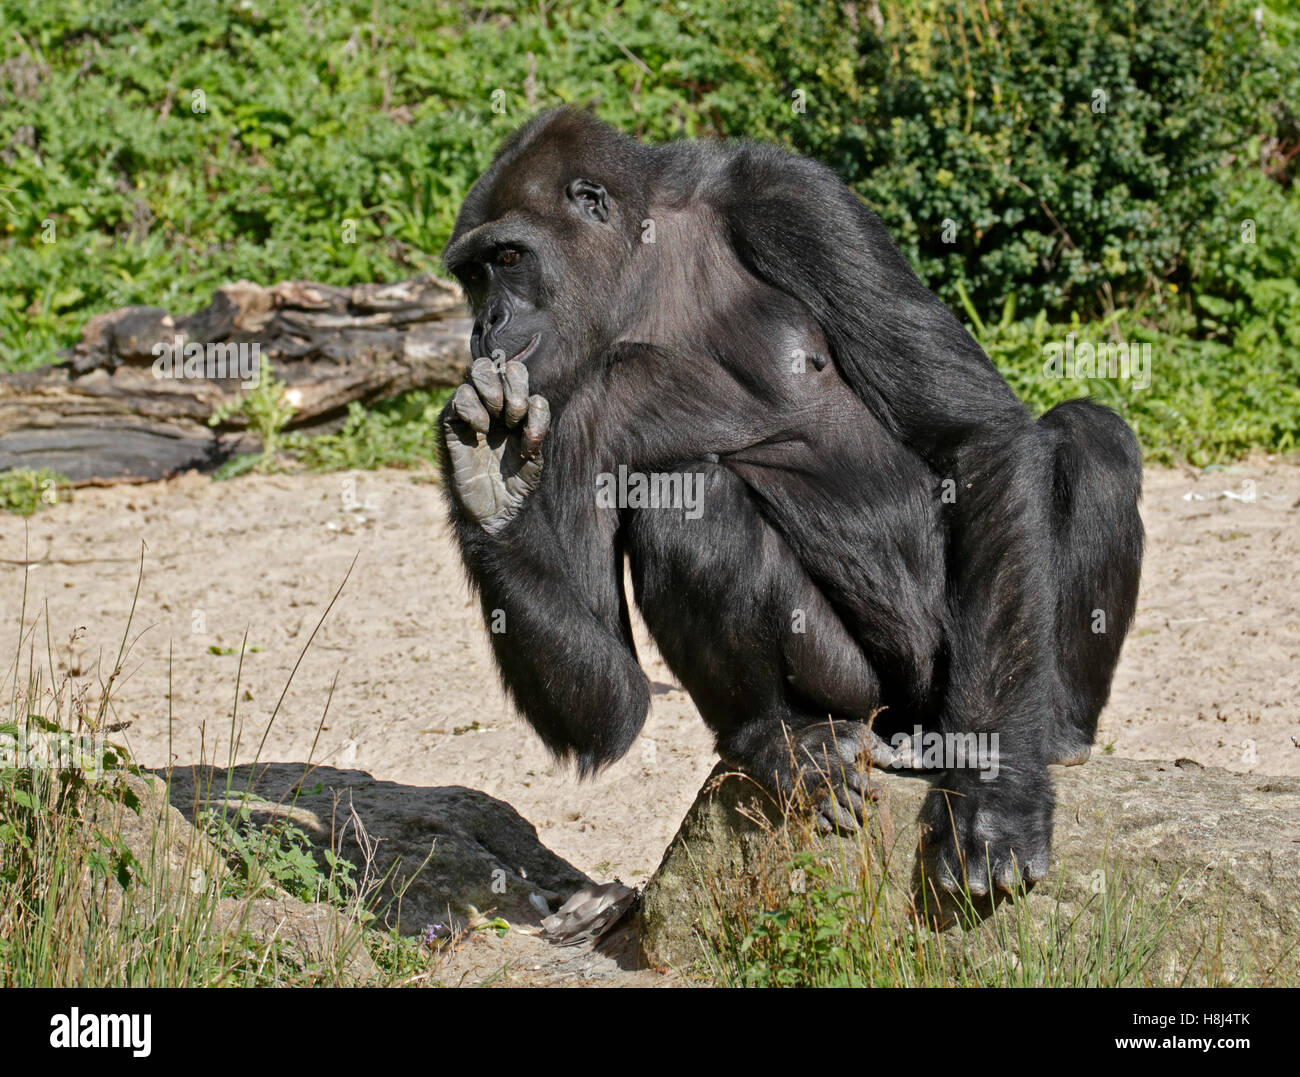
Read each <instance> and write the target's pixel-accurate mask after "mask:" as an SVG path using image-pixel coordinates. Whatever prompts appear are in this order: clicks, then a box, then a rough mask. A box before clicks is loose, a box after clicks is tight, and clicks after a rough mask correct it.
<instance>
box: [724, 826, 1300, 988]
mask: <svg viewBox="0 0 1300 1077" xmlns="http://www.w3.org/2000/svg"><path fill="white" fill-rule="evenodd" d="M882 849H883V843H882V841H881V838H880V835H879V834H878V833H876V834H873V835H870V836H868V837H866V838H865V839H864V840H863V842H862V843H861V845H860V846H859V847H858V848H857V849H856V850H848V849H841V850H840V852H839V854H838V855H836V854H834V853H831V852H829V851H825V850H821V851H818V850H816V849H815V848H814V847H813V844H812V842H811V841H810V839H809V837H808V835H807V834H803V835H800V834H794V833H791V831H790V829H786V830H785V831H784V832H783V833H781V834H778V835H776V836H775V839H774V841H773V849H772V851H771V852H770V853H769V856H770V858H771V860H772V863H773V865H774V866H775V867H776V870H775V871H772V872H770V873H769V872H761V873H760V878H759V883H758V887H757V892H750V891H747V890H743V888H738V889H731V890H726V891H725V892H724V891H723V890H721V889H715V892H713V893H709V894H708V895H707V898H708V905H707V913H706V915H705V916H704V917H703V919H704V922H705V924H706V925H707V927H708V930H707V931H706V943H705V949H704V958H705V964H706V965H707V967H708V970H709V972H710V975H711V977H712V978H713V979H714V980H716V982H718V983H719V984H721V985H724V986H729V987H1149V986H1153V985H1160V986H1208V985H1214V986H1228V985H1242V986H1244V985H1252V986H1277V985H1294V984H1295V983H1296V982H1297V973H1298V971H1300V970H1298V969H1297V966H1296V962H1295V959H1294V957H1291V958H1289V959H1288V960H1285V961H1283V962H1282V963H1281V964H1282V967H1279V968H1265V967H1261V966H1259V965H1258V964H1257V963H1255V962H1254V961H1253V959H1252V957H1251V955H1250V954H1249V953H1231V952H1228V949H1227V947H1226V946H1225V944H1224V942H1223V937H1222V936H1223V932H1222V930H1221V923H1220V918H1221V917H1224V916H1231V915H1233V914H1234V913H1233V910H1231V909H1228V908H1226V907H1221V908H1220V909H1218V910H1217V911H1215V912H1209V911H1206V910H1205V909H1204V907H1202V909H1200V910H1196V911H1193V909H1192V908H1191V907H1190V906H1188V905H1187V904H1185V902H1184V900H1183V897H1182V896H1181V895H1182V894H1183V892H1184V888H1183V886H1182V883H1183V880H1181V879H1179V880H1175V882H1174V883H1173V884H1172V885H1171V884H1168V883H1166V884H1161V883H1160V882H1159V881H1157V880H1153V879H1151V878H1145V877H1143V878H1137V877H1132V876H1131V875H1126V874H1125V873H1124V871H1123V870H1122V867H1121V865H1120V864H1118V863H1113V862H1110V861H1109V859H1108V860H1107V861H1106V862H1103V863H1100V864H1098V865H1096V866H1095V868H1094V869H1093V870H1092V872H1091V875H1092V877H1093V878H1094V879H1095V880H1096V881H1097V885H1096V887H1095V889H1094V892H1093V894H1092V897H1091V899H1090V900H1089V901H1087V902H1084V903H1082V905H1079V904H1076V903H1074V902H1071V901H1067V900H1065V899H1064V898H1063V897H1062V894H1061V889H1060V880H1061V878H1062V875H1063V872H1064V871H1065V868H1062V867H1060V866H1058V867H1057V868H1056V869H1054V873H1055V875H1056V877H1057V887H1056V889H1055V890H1053V889H1052V888H1051V882H1050V880H1049V881H1048V882H1046V883H1043V884H1040V886H1043V887H1046V888H1047V892H1048V893H1049V894H1051V895H1052V900H1053V905H1052V907H1051V908H1050V909H1049V910H1048V911H1047V912H1046V913H1045V914H1039V916H1038V918H1037V919H1035V917H1034V915H1033V914H1031V913H1030V912H1029V910H1028V908H1027V906H1026V905H1025V904H1024V903H1021V902H1018V901H1015V900H1009V901H1007V902H1004V903H1002V904H1001V906H1000V907H999V910H998V912H997V914H996V915H995V916H992V917H989V918H988V919H987V920H986V919H984V918H983V917H982V916H981V915H980V914H979V910H978V909H977V908H976V906H975V905H974V903H973V902H972V899H970V898H969V897H966V898H964V899H958V905H957V907H956V908H955V909H949V910H945V912H944V914H943V917H944V918H949V919H951V918H956V919H958V920H960V921H962V922H963V924H964V926H957V925H949V926H948V927H947V928H945V929H944V930H937V929H936V926H935V919H932V918H931V916H929V915H927V914H926V911H925V910H920V911H918V910H916V909H915V908H912V906H911V901H910V895H911V892H912V886H911V881H910V880H904V879H898V878H895V877H894V874H896V871H895V873H894V874H891V870H890V868H889V866H888V863H887V859H886V858H885V857H884V856H883V853H882ZM796 880H797V883H796ZM922 885H924V884H922ZM1176 931H1177V932H1179V936H1178V937H1177V938H1175V937H1172V936H1173V935H1174V933H1175V932H1176ZM1189 938H1194V939H1196V940H1198V941H1197V942H1196V943H1195V944H1194V945H1189V944H1188V942H1187V940H1188V939H1189Z"/></svg>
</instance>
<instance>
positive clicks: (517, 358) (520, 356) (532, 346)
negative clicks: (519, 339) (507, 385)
mask: <svg viewBox="0 0 1300 1077" xmlns="http://www.w3.org/2000/svg"><path fill="white" fill-rule="evenodd" d="M541 339H542V334H541V333H534V334H533V339H532V340H530V341H529V342H528V343H527V344H525V345H524V346H523V347H522V348H520V349H519V351H517V352H516V353H515V354H514V355H512V356H511V357H510V358H509V359H507V360H506V362H508V363H522V362H523V361H524V360H525V359H527V358H528V357H529V356H530V355H532V354H533V352H534V351H536V350H537V342H538V341H540V340H541Z"/></svg>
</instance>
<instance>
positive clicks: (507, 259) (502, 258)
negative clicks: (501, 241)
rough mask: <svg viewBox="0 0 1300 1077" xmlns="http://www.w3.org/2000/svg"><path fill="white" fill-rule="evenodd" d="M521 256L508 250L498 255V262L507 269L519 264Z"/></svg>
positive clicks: (514, 251)
mask: <svg viewBox="0 0 1300 1077" xmlns="http://www.w3.org/2000/svg"><path fill="white" fill-rule="evenodd" d="M519 259H520V254H519V252H518V251H516V250H510V249H506V250H503V251H502V252H501V253H500V254H498V255H497V262H498V264H500V265H503V266H505V267H506V268H507V269H509V268H511V267H512V266H517V265H518V264H519Z"/></svg>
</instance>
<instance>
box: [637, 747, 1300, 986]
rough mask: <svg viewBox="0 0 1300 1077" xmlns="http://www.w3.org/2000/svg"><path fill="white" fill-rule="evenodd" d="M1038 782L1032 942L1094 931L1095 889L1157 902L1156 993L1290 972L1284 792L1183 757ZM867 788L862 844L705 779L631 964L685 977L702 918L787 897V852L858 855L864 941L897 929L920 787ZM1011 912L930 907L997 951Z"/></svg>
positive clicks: (1290, 856) (726, 781) (742, 783)
mask: <svg viewBox="0 0 1300 1077" xmlns="http://www.w3.org/2000/svg"><path fill="white" fill-rule="evenodd" d="M1051 769H1052V771H1053V777H1054V781H1055V786H1056V793H1057V806H1056V815H1055V840H1054V843H1053V850H1052V851H1053V864H1052V870H1051V872H1050V874H1049V875H1048V877H1047V878H1046V879H1045V880H1044V881H1043V882H1041V883H1039V884H1038V885H1037V886H1035V887H1034V889H1033V890H1032V891H1031V892H1030V893H1029V894H1027V895H1025V896H1024V897H1022V898H1020V899H1018V902H1020V903H1023V908H1024V910H1025V912H1026V913H1027V915H1028V922H1029V924H1030V925H1031V926H1032V928H1033V929H1034V930H1035V931H1037V932H1039V933H1042V932H1046V931H1060V930H1062V929H1063V928H1064V927H1068V925H1070V924H1071V923H1072V924H1073V926H1074V930H1075V931H1085V932H1086V931H1090V930H1100V929H1101V928H1102V925H1100V924H1098V923H1097V919H1096V918H1097V916H1098V915H1099V913H1098V909H1099V908H1100V907H1101V906H1102V905H1103V904H1104V903H1103V902H1100V901H1098V900H1097V898H1098V894H1099V892H1101V891H1102V890H1103V889H1105V888H1108V887H1109V888H1116V889H1118V888H1122V890H1123V893H1124V894H1125V895H1141V896H1142V897H1143V898H1145V899H1149V902H1150V903H1152V904H1155V905H1158V904H1159V903H1160V902H1167V905H1166V908H1167V909H1168V928H1167V931H1166V933H1165V935H1164V936H1163V937H1162V938H1161V939H1160V940H1159V942H1158V952H1156V953H1155V955H1154V956H1153V958H1152V960H1151V962H1150V963H1149V966H1148V968H1149V969H1150V975H1151V977H1152V978H1153V979H1154V980H1156V981H1161V980H1163V981H1164V982H1172V983H1178V982H1182V981H1183V980H1184V979H1185V978H1190V979H1191V980H1192V981H1194V982H1225V981H1226V982H1231V981H1233V980H1234V979H1236V978H1238V977H1243V976H1244V977H1247V978H1249V979H1251V980H1254V981H1264V982H1267V981H1268V979H1269V978H1270V977H1271V976H1272V975H1273V971H1274V970H1275V969H1278V968H1279V967H1281V968H1289V967H1291V965H1294V964H1295V961H1296V950H1297V947H1300V896H1298V895H1300V889H1298V884H1300V779H1297V778H1274V777H1264V776H1254V775H1244V774H1234V773H1230V772H1228V771H1225V770H1220V769H1217V768H1210V767H1202V766H1200V765H1199V764H1197V763H1194V762H1193V761H1191V760H1179V761H1178V762H1177V763H1162V762H1141V761H1136V760H1128V759H1116V758H1111V757H1103V758H1099V759H1094V760H1093V761H1092V762H1091V763H1088V764H1087V765H1085V766H1082V767H1069V768H1065V767H1053V768H1051ZM873 779H874V780H876V781H878V784H879V786H880V788H881V790H882V797H881V800H880V802H879V803H878V804H877V810H876V812H875V815H874V817H873V821H872V825H871V826H870V827H869V828H868V831H869V833H867V834H864V835H863V836H861V837H859V838H856V839H854V838H845V837H840V836H829V837H818V836H816V835H812V834H809V833H807V828H806V827H799V826H798V825H797V824H791V825H790V826H786V825H784V823H783V820H782V816H781V814H780V812H779V811H778V810H777V809H776V807H775V805H773V804H772V803H771V799H770V798H769V797H767V795H766V794H764V793H762V792H761V791H760V790H759V789H758V787H757V786H756V785H755V783H754V782H753V781H752V780H751V779H748V778H746V777H744V776H741V775H736V774H734V773H731V772H728V771H727V770H726V769H725V768H723V767H722V766H719V767H718V768H716V769H715V770H714V772H713V774H711V775H710V777H709V779H708V780H707V781H706V782H705V785H704V787H703V789H702V790H701V792H700V794H699V796H698V797H697V798H696V801H695V804H694V805H693V806H692V808H691V809H690V811H689V812H688V813H687V815H686V819H685V821H684V822H683V823H682V826H681V829H680V830H679V832H678V834H677V836H676V838H674V840H673V842H672V844H671V845H670V846H669V848H668V851H667V852H666V853H665V855H664V859H663V862H662V863H661V864H660V866H659V868H658V870H657V871H656V873H655V875H654V876H653V878H652V879H651V880H650V882H649V883H648V884H647V887H646V892H645V894H644V897H643V905H642V917H643V923H642V938H641V945H642V951H643V954H644V956H645V959H646V960H647V961H648V962H649V963H650V964H651V965H652V966H656V967H662V966H667V965H673V966H677V967H681V968H689V967H691V966H692V965H698V964H699V963H700V961H701V955H702V949H701V939H702V936H703V935H705V934H709V933H715V932H717V931H718V930H719V928H718V926H717V925H718V922H719V921H718V913H717V911H716V910H734V909H737V908H742V909H747V910H751V911H752V910H754V909H755V908H756V907H759V906H766V907H773V906H774V904H775V903H776V901H779V900H780V898H781V896H782V895H783V894H786V895H788V894H789V892H790V882H789V874H790V860H789V852H790V850H791V848H792V847H802V848H812V849H816V850H819V851H821V852H824V853H829V854H833V855H836V856H842V857H844V859H845V862H847V863H850V864H857V863H859V862H861V860H862V858H864V857H865V858H867V860H868V862H869V864H870V868H869V870H870V871H871V872H872V876H873V878H875V879H882V878H883V879H884V880H885V885H884V886H883V888H882V890H881V894H882V902H881V908H882V912H883V913H884V915H883V916H882V918H881V920H880V922H879V925H878V926H877V928H876V930H896V931H902V930H906V929H907V925H908V923H909V921H910V919H911V916H912V915H913V913H914V910H915V908H916V907H917V905H918V899H919V898H920V895H921V894H922V893H923V892H924V889H923V887H922V885H921V878H920V875H919V866H918V864H917V863H916V861H917V857H916V844H917V835H918V817H919V813H920V809H921V806H922V803H923V801H924V799H925V796H926V793H927V792H928V791H929V788H930V783H929V782H928V781H926V780H925V779H924V778H922V777H919V776H916V775H907V774H883V773H881V772H878V771H877V772H874V773H873ZM795 830H798V833H797V834H796V833H793V832H794V831H795ZM792 842H793V843H794V845H793V846H792ZM1115 892H1116V890H1112V893H1115ZM1014 904H1015V903H1011V902H1007V901H1001V902H999V903H998V904H997V906H996V907H994V906H993V905H991V904H990V903H988V902H987V901H985V902H984V903H983V904H982V906H981V907H979V910H978V915H976V916H975V917H971V916H969V915H967V916H965V917H963V916H961V915H959V914H957V913H955V912H954V910H953V908H952V906H951V905H949V904H945V905H943V906H942V907H941V908H934V907H933V906H931V908H932V909H933V911H934V920H933V921H932V922H933V923H934V924H935V925H936V926H939V927H941V928H944V929H952V930H950V931H949V932H948V937H949V938H952V937H954V936H956V937H960V936H961V935H962V934H964V933H967V932H985V933H990V934H991V937H993V938H997V937H998V936H997V935H996V934H992V933H995V932H997V931H998V928H999V924H998V919H999V918H1000V917H1002V918H1005V917H1007V916H1009V915H1013V914H1014V910H1013V905H1014ZM1004 930H1005V926H1004ZM715 937H716V935H715ZM1003 938H1005V935H1003ZM1288 962H1290V963H1291V965H1288V964H1287V963H1288Z"/></svg>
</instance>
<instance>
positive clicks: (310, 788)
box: [171, 763, 591, 935]
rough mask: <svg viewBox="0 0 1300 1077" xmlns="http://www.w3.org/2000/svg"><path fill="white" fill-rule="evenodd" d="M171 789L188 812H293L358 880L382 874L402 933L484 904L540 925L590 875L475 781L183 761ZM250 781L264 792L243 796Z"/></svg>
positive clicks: (391, 922)
mask: <svg viewBox="0 0 1300 1077" xmlns="http://www.w3.org/2000/svg"><path fill="white" fill-rule="evenodd" d="M227 780H228V781H229V786H227ZM228 787H229V790H230V793H229V794H227V788H228ZM171 790H172V791H171V801H172V804H173V805H175V806H176V807H177V808H178V809H179V810H180V811H181V812H182V813H184V814H185V815H186V816H187V817H188V818H190V819H193V818H194V817H195V815H196V813H197V812H198V811H201V810H202V809H203V808H205V807H206V808H216V809H218V810H220V809H222V808H224V809H226V810H227V811H231V810H233V809H234V808H236V807H238V805H239V804H240V803H241V802H242V803H243V804H244V807H245V808H246V810H247V811H248V813H249V815H250V816H251V818H252V821H253V823H254V824H255V825H264V824H265V823H269V822H271V821H273V820H274V819H277V818H285V817H287V818H288V819H289V820H290V821H291V822H292V823H293V824H294V825H295V826H297V827H299V828H300V829H301V830H302V831H303V832H304V833H306V834H307V836H308V837H309V838H310V839H311V841H312V844H313V846H315V847H316V848H317V849H319V850H324V849H329V848H333V849H334V851H335V852H336V853H337V854H338V855H339V856H341V857H343V859H345V860H348V861H351V862H352V863H353V864H354V865H355V866H356V868H357V878H358V879H360V877H361V876H362V874H363V872H364V873H365V874H366V875H367V876H368V877H369V878H370V879H371V880H381V879H382V880H384V882H383V890H384V891H385V894H386V897H387V898H389V899H393V900H387V901H385V900H382V899H381V903H380V912H381V918H382V919H383V920H384V922H385V923H386V924H387V925H388V926H390V927H396V928H397V929H398V930H399V931H401V932H402V934H405V935H416V934H420V933H421V932H423V931H424V930H425V928H426V927H428V926H429V925H430V924H444V925H448V926H450V925H451V924H452V923H456V922H460V923H463V922H464V921H465V920H466V919H467V918H469V917H470V916H471V915H473V913H475V912H477V913H483V914H488V913H494V914H495V915H498V916H501V917H504V918H505V919H506V920H508V921H509V922H510V923H511V924H526V925H537V924H539V923H540V922H541V919H542V918H543V917H544V916H546V915H548V914H549V913H550V912H553V911H555V910H556V909H558V908H559V907H560V905H562V904H563V903H564V902H565V901H566V900H567V899H568V898H569V896H570V895H571V894H573V893H574V891H576V890H578V889H579V888H580V887H582V886H584V885H586V884H587V883H589V882H590V881H591V880H590V879H588V878H587V876H586V875H584V874H583V873H582V872H580V871H579V870H578V869H577V868H575V867H574V866H573V865H572V864H570V863H568V862H567V861H566V860H563V859H561V858H560V857H558V856H556V855H555V854H554V853H553V852H551V851H550V850H549V849H547V848H546V846H544V845H543V844H542V843H541V842H540V841H539V840H538V837H537V829H536V828H535V827H534V826H533V825H532V824H531V823H530V822H528V820H526V819H525V818H524V817H523V816H521V815H520V814H519V813H518V812H517V811H515V809H514V808H512V807H511V806H510V805H509V804H507V803H505V802H504V801H501V800H497V799H496V798H494V797H490V796H488V795H487V794H486V793H482V792H479V791H478V790H476V789H467V788H464V787H462V786H444V787H439V788H421V787H416V786H409V785H400V784H398V783H396V782H384V781H379V780H377V779H376V778H374V777H373V776H372V775H370V774H367V773H366V772H365V771H362V770H341V769H336V768H334V767H316V768H313V769H311V770H310V771H309V772H308V770H307V768H305V767H304V766H303V764H301V763H267V764H261V765H258V766H255V767H254V766H241V767H235V768H233V769H231V770H230V771H229V772H227V771H225V770H219V769H218V770H209V769H207V768H198V767H186V768H176V769H175V770H173V771H172V774H171ZM245 790H251V791H252V792H253V793H254V794H255V795H256V797H258V798H261V799H247V800H245V799H243V796H242V794H243V792H244V791H245ZM399 892H400V900H396V898H397V895H398V894H399Z"/></svg>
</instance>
